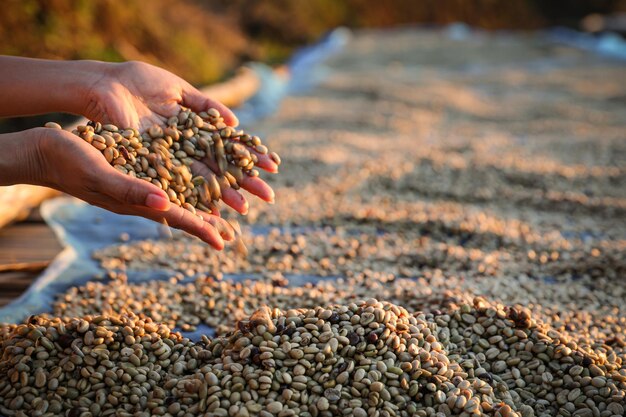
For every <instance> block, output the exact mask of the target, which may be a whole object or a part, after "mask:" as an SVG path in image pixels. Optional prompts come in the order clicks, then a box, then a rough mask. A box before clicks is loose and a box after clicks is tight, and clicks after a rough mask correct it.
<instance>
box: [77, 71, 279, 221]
mask: <svg viewBox="0 0 626 417" xmlns="http://www.w3.org/2000/svg"><path fill="white" fill-rule="evenodd" d="M105 68H106V69H105V70H104V71H103V74H102V77H101V78H100V79H99V80H97V81H96V82H94V83H93V85H92V86H91V87H90V88H89V90H88V93H87V97H88V100H87V103H88V104H87V106H86V108H85V109H84V111H83V114H84V115H85V116H86V117H87V118H89V119H90V120H95V121H99V122H102V123H112V124H115V125H117V126H119V127H123V128H126V127H135V128H138V129H139V130H141V131H143V130H145V129H147V128H149V127H150V126H152V125H153V124H155V123H156V124H160V125H164V124H165V121H166V120H167V119H168V118H170V117H171V116H175V115H177V114H178V113H179V112H180V109H181V106H184V107H187V108H190V109H192V110H193V111H195V112H198V113H199V112H202V111H206V110H208V109H209V108H215V109H217V110H218V111H219V112H220V114H221V115H222V117H223V118H224V122H225V123H226V124H227V125H230V126H236V125H237V124H238V123H239V122H238V120H237V117H236V116H235V115H234V114H233V112H232V111H230V109H228V107H226V106H225V105H223V104H222V103H220V102H219V101H217V100H212V99H210V98H208V97H206V96H205V95H204V94H202V93H201V92H200V91H199V90H198V89H196V88H195V87H193V86H192V85H191V84H189V83H188V82H186V81H185V80H183V79H182V78H180V77H178V76H176V75H174V74H172V73H170V72H168V71H166V70H164V69H162V68H158V67H155V66H153V65H149V64H146V63H142V62H125V63H121V64H109V65H108V66H107V67H105ZM250 152H253V153H256V154H257V157H258V163H257V164H256V166H257V167H259V168H262V169H264V170H266V171H268V172H272V173H275V172H278V166H277V165H276V163H275V162H274V161H272V160H271V159H270V158H269V157H268V155H261V154H259V153H257V152H256V151H254V150H253V149H250ZM193 171H194V173H196V174H197V175H204V176H207V175H211V172H213V173H216V172H219V171H218V169H217V167H216V166H215V164H214V163H213V162H212V161H208V160H204V161H202V162H198V163H195V164H194V166H193ZM242 188H243V189H244V190H246V191H248V192H250V193H251V194H254V195H256V196H258V197H259V198H261V199H262V200H264V201H267V202H269V203H273V202H274V191H273V190H272V188H271V187H270V186H269V185H267V183H265V182H264V181H263V180H261V179H260V178H258V177H246V180H245V182H244V183H243V184H242ZM223 200H224V202H225V203H226V204H228V205H229V206H231V207H232V208H233V209H235V210H236V211H238V212H239V213H242V214H246V213H247V211H248V202H247V200H246V198H245V197H244V196H243V195H242V194H241V193H240V192H238V191H235V190H234V189H228V190H226V191H225V192H224V196H223Z"/></svg>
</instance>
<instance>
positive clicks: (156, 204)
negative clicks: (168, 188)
mask: <svg viewBox="0 0 626 417" xmlns="http://www.w3.org/2000/svg"><path fill="white" fill-rule="evenodd" d="M146 207H149V208H151V209H154V210H159V211H166V210H167V209H169V207H170V200H168V199H167V198H165V197H163V196H162V195H161V194H148V197H146Z"/></svg>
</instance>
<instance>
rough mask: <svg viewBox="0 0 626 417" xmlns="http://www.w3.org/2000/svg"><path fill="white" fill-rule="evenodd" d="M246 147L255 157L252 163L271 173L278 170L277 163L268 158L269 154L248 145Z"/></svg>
mask: <svg viewBox="0 0 626 417" xmlns="http://www.w3.org/2000/svg"><path fill="white" fill-rule="evenodd" d="M248 149H249V150H250V152H252V153H254V154H255V155H256V157H257V162H256V163H255V164H254V166H256V167H259V168H262V169H264V170H266V171H267V172H270V173H272V174H276V173H277V172H278V165H277V164H276V162H274V161H272V158H270V156H269V155H263V154H260V153H258V152H257V151H255V150H254V149H252V148H250V147H248Z"/></svg>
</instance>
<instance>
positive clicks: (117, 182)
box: [106, 172, 170, 211]
mask: <svg viewBox="0 0 626 417" xmlns="http://www.w3.org/2000/svg"><path fill="white" fill-rule="evenodd" d="M106 186H107V190H106V194H108V195H110V196H111V197H113V198H114V199H116V200H117V201H119V202H120V203H123V204H126V205H132V206H144V207H148V208H151V209H153V210H159V211H167V210H169V208H170V199H169V198H168V196H167V194H166V193H165V191H163V190H161V189H160V188H159V187H157V186H156V185H154V184H152V183H149V182H147V181H144V180H140V179H138V178H133V177H130V176H128V175H124V174H122V173H118V172H116V173H115V175H113V174H111V177H110V181H108V182H107V184H106Z"/></svg>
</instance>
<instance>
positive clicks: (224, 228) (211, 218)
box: [196, 210, 235, 241]
mask: <svg viewBox="0 0 626 417" xmlns="http://www.w3.org/2000/svg"><path fill="white" fill-rule="evenodd" d="M196 213H198V214H199V215H200V216H202V218H203V219H204V221H206V222H208V223H210V224H211V225H212V226H213V227H215V229H216V230H217V231H218V232H219V234H220V236H221V237H222V238H223V239H224V240H227V241H231V240H233V239H235V231H234V230H233V227H232V226H231V225H230V223H228V222H227V221H226V220H224V219H222V218H221V217H218V216H216V215H214V214H212V213H207V212H204V211H200V210H199V211H197V212H196Z"/></svg>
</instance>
